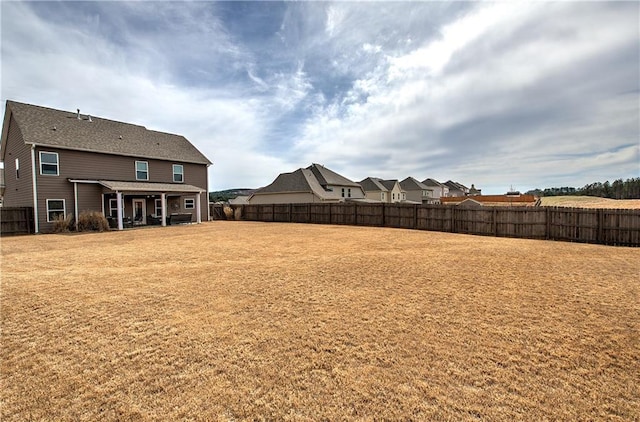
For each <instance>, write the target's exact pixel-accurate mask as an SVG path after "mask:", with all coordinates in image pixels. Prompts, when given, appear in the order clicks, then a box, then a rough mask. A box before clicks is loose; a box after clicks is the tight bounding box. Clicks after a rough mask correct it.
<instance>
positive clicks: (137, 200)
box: [131, 198, 147, 225]
mask: <svg viewBox="0 0 640 422" xmlns="http://www.w3.org/2000/svg"><path fill="white" fill-rule="evenodd" d="M136 203H141V204H142V224H143V225H146V224H147V200H146V199H145V198H132V199H131V207H132V209H133V211H132V212H131V222H132V223H134V224H135V221H136Z"/></svg>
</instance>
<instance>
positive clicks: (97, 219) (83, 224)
mask: <svg viewBox="0 0 640 422" xmlns="http://www.w3.org/2000/svg"><path fill="white" fill-rule="evenodd" d="M106 230H109V221H107V219H106V218H105V216H104V215H103V214H102V213H101V212H98V211H82V212H81V213H80V216H79V217H78V231H80V232H85V231H92V232H103V231H106Z"/></svg>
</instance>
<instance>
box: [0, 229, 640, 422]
mask: <svg viewBox="0 0 640 422" xmlns="http://www.w3.org/2000/svg"><path fill="white" fill-rule="evenodd" d="M639 263H640V249H633V248H622V247H607V246H599V245H586V244H572V243H562V242H551V241H533V240H523V239H496V238H490V237H474V236H466V235H459V234H447V233H434V232H424V231H410V230H399V229H383V228H367V227H347V226H323V225H303V224H278V223H253V222H224V221H220V222H211V223H205V224H202V225H192V226H183V227H167V228H154V229H139V230H129V231H125V232H109V233H102V234H82V235H39V236H23V237H10V238H3V239H2V284H1V308H0V316H1V319H0V322H1V337H0V340H1V346H2V349H1V353H0V369H1V372H0V375H1V378H0V379H1V383H0V399H1V406H0V412H1V413H0V420H2V421H24V420H74V421H95V420H123V421H126V420H203V421H204V420H221V421H227V420H229V421H230V420H296V421H298V420H300V421H304V420H455V421H465V420H487V421H507V420H509V421H510V420H523V421H531V420H614V421H615V420H627V421H631V420H638V419H639V418H640V387H639V382H638V380H640V339H639V328H640V301H639V295H638V290H639V284H640V267H639V265H640V264H639Z"/></svg>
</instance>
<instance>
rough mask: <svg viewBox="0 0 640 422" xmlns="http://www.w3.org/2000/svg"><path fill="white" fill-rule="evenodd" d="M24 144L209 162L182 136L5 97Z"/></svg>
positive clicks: (200, 162) (202, 162) (161, 158)
mask: <svg viewBox="0 0 640 422" xmlns="http://www.w3.org/2000/svg"><path fill="white" fill-rule="evenodd" d="M9 110H10V111H11V113H12V114H13V117H14V118H15V120H16V122H17V123H18V125H19V127H20V131H21V132H22V135H23V137H24V141H25V143H27V144H36V145H42V146H48V147H55V148H63V149H72V150H79V151H91V152H100V153H104V154H116V155H126V156H133V157H144V158H154V159H159V160H172V161H181V162H187V163H197V164H211V162H210V161H209V160H208V159H207V157H205V156H204V155H203V154H202V153H201V152H200V151H198V149H197V148H196V147H195V146H193V144H191V143H190V142H189V141H188V140H187V139H186V138H185V137H184V136H181V135H174V134H170V133H165V132H157V131H154V130H149V129H147V128H145V127H144V126H139V125H134V124H131V123H123V122H117V121H114V120H108V119H102V118H99V117H94V116H93V115H92V116H91V117H89V116H88V115H82V114H81V115H80V119H78V115H77V113H73V112H68V111H61V110H55V109H52V108H47V107H41V106H35V105H31V104H23V103H19V102H15V101H7V111H9Z"/></svg>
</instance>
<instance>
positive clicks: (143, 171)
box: [136, 161, 149, 180]
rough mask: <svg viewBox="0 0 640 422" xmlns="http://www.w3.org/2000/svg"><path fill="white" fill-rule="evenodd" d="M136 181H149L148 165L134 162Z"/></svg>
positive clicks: (142, 162) (143, 162)
mask: <svg viewBox="0 0 640 422" xmlns="http://www.w3.org/2000/svg"><path fill="white" fill-rule="evenodd" d="M136 180H149V163H148V162H146V161H136Z"/></svg>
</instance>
